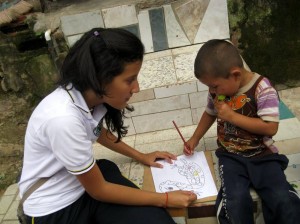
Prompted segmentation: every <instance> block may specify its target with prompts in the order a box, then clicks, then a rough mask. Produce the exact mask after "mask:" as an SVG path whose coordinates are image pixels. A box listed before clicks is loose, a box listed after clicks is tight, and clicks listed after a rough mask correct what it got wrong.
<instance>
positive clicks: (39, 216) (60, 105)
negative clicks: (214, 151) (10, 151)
mask: <svg viewBox="0 0 300 224" xmlns="http://www.w3.org/2000/svg"><path fill="white" fill-rule="evenodd" d="M143 54H144V47H143V44H142V43H141V41H140V40H139V39H138V38H137V37H136V36H134V35H133V34H131V33H130V32H128V31H125V30H122V29H103V28H95V29H92V30H91V31H89V32H87V33H86V34H84V35H83V36H82V38H81V39H80V40H79V41H78V42H77V43H76V44H75V45H74V46H73V47H72V48H71V49H70V51H69V53H68V55H67V57H66V59H65V61H64V63H63V66H62V70H61V79H60V80H59V87H58V88H57V89H56V90H55V91H54V92H52V93H51V94H49V95H48V96H47V97H45V99H43V100H42V101H41V103H40V104H39V105H38V106H37V108H36V109H35V111H34V112H33V114H32V115H31V118H30V120H29V123H28V127H27V130H26V136H25V149H24V164H23V170H22V176H21V180H20V182H19V188H20V196H21V197H22V196H23V195H24V193H25V192H26V191H27V190H28V189H29V188H30V186H32V185H33V184H34V183H36V182H37V181H38V180H39V179H41V178H48V180H47V181H46V182H45V183H44V184H43V185H42V186H40V187H39V188H38V189H37V190H35V191H34V192H33V193H32V194H31V195H30V196H29V197H28V199H26V200H25V202H24V212H25V214H26V215H27V221H28V223H47V224H51V223H53V224H54V223H55V224H57V223H81V224H82V223H101V224H105V223H122V224H124V223H130V224H134V223H139V224H140V223H149V224H150V223H151V224H153V223H174V221H173V219H172V218H171V217H170V216H169V214H168V213H167V212H166V210H165V209H164V208H163V207H186V206H188V205H189V204H190V203H191V202H192V201H194V200H195V199H196V195H195V194H194V193H192V192H188V191H174V192H170V193H168V194H162V193H154V192H146V191H142V190H140V189H138V188H137V187H136V186H135V185H134V184H133V183H132V182H130V181H129V180H128V179H126V178H124V177H123V176H122V175H121V173H120V171H119V169H118V167H117V166H116V165H115V164H114V163H113V162H111V161H108V160H97V161H95V159H94V158H93V153H92V144H93V142H95V141H97V142H99V143H100V144H102V145H104V146H106V147H107V148H109V149H111V150H113V151H116V152H118V153H121V154H123V155H126V156H128V157H131V158H133V159H135V160H137V161H139V162H141V163H143V164H146V165H150V166H159V164H158V163H156V162H155V160H156V159H158V158H160V159H166V160H168V161H170V160H171V159H176V157H175V156H174V155H172V154H170V153H168V152H159V151H156V152H152V153H148V154H144V153H141V152H139V151H137V150H135V149H133V148H132V147H130V146H128V145H127V144H125V143H124V142H122V141H121V138H122V137H123V136H125V134H126V132H127V129H126V127H125V126H124V123H123V118H124V113H125V110H126V109H128V110H129V111H132V110H133V109H132V108H130V107H129V106H128V104H127V103H128V100H129V99H130V97H131V96H132V95H133V94H134V93H137V92H138V91H139V84H138V81H137V77H138V73H139V71H140V68H141V65H142V61H143ZM104 124H105V125H104ZM103 125H104V126H105V127H106V128H105V127H104V126H103ZM113 133H116V136H115V135H114V134H113Z"/></svg>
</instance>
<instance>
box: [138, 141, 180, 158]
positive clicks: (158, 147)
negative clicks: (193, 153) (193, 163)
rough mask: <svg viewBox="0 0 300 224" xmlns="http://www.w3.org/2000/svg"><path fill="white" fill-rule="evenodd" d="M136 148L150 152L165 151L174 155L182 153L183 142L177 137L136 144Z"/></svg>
mask: <svg viewBox="0 0 300 224" xmlns="http://www.w3.org/2000/svg"><path fill="white" fill-rule="evenodd" d="M136 148H137V149H138V150H139V151H141V152H144V153H150V152H154V151H167V152H169V153H172V154H174V155H182V153H183V142H182V140H181V139H180V137H179V138H177V139H174V140H168V141H162V142H154V143H149V144H142V145H137V146H136Z"/></svg>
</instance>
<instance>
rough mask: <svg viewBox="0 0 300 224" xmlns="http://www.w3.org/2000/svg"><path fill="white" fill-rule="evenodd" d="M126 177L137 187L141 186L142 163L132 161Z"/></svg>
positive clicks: (142, 179) (142, 176) (142, 175)
mask: <svg viewBox="0 0 300 224" xmlns="http://www.w3.org/2000/svg"><path fill="white" fill-rule="evenodd" d="M128 179H129V180H131V181H132V182H133V183H134V184H135V185H137V186H138V187H139V188H142V187H143V181H144V165H143V164H141V163H139V162H132V163H131V166H130V172H129V177H128Z"/></svg>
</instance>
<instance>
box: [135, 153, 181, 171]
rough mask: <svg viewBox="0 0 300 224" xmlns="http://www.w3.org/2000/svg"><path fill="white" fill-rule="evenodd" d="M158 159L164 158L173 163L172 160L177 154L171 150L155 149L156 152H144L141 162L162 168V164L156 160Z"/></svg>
mask: <svg viewBox="0 0 300 224" xmlns="http://www.w3.org/2000/svg"><path fill="white" fill-rule="evenodd" d="M158 159H164V160H166V161H167V162H168V163H172V160H176V159H177V156H175V155H173V154H172V153H169V152H163V151H155V152H150V153H144V154H142V157H141V158H140V162H141V163H143V164H145V165H149V166H153V167H158V168H162V165H161V164H160V163H157V162H156V160H158Z"/></svg>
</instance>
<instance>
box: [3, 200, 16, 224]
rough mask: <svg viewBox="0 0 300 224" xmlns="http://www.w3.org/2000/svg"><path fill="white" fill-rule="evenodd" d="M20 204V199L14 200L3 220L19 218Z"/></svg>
mask: <svg viewBox="0 0 300 224" xmlns="http://www.w3.org/2000/svg"><path fill="white" fill-rule="evenodd" d="M18 205H19V202H18V201H13V203H12V204H11V205H10V208H9V209H8V211H7V212H6V214H5V216H4V218H3V220H5V221H6V220H7V222H8V221H10V220H18V218H17V208H18ZM2 223H5V222H2ZM17 223H18V222H17Z"/></svg>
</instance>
